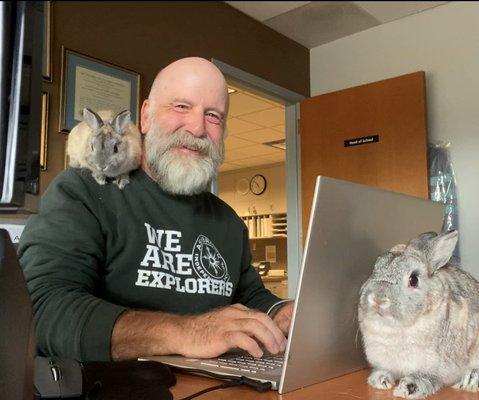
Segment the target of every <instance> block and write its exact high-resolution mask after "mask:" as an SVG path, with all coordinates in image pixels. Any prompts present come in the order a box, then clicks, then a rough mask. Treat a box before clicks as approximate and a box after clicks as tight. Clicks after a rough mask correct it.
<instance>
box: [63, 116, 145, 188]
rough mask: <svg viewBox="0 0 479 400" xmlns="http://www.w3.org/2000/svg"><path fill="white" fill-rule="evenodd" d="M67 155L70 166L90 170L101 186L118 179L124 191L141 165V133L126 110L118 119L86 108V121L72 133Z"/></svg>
mask: <svg viewBox="0 0 479 400" xmlns="http://www.w3.org/2000/svg"><path fill="white" fill-rule="evenodd" d="M67 154H68V157H69V165H70V166H71V167H80V168H87V169H89V170H90V171H91V172H92V176H93V178H94V179H95V180H96V181H97V182H98V183H99V184H100V185H104V184H105V183H106V178H115V179H114V183H116V184H117V185H118V187H119V188H120V189H123V188H124V187H125V185H126V184H128V183H129V181H130V180H129V173H130V171H132V170H134V169H136V168H138V166H139V165H140V161H141V134H140V132H139V130H138V128H137V127H136V126H135V124H133V122H132V121H131V114H130V112H129V111H127V110H125V111H122V112H120V113H119V114H118V115H116V116H115V115H114V113H113V111H99V112H98V114H97V113H96V112H94V111H92V110H90V109H89V108H84V109H83V121H82V122H80V123H79V124H78V125H76V126H75V127H74V128H73V129H72V130H71V132H70V134H69V137H68V145H67Z"/></svg>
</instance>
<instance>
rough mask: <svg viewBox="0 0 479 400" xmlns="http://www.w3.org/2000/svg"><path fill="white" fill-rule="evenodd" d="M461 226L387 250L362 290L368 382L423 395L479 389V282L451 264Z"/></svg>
mask: <svg viewBox="0 0 479 400" xmlns="http://www.w3.org/2000/svg"><path fill="white" fill-rule="evenodd" d="M457 235H458V233H457V231H452V232H449V233H445V234H440V235H436V234H435V233H430V232H429V233H424V234H421V235H419V236H418V237H416V238H414V239H413V240H411V241H410V242H409V243H408V244H407V245H404V244H401V245H397V246H395V247H393V248H392V249H391V250H389V251H388V252H387V253H385V254H383V255H382V256H380V257H379V258H378V259H377V261H376V264H375V266H374V269H373V272H372V275H371V276H370V278H369V279H368V280H367V281H366V282H365V283H364V285H363V286H362V288H361V292H360V300H359V307H358V320H359V327H360V330H361V333H362V336H363V345H364V350H365V354H366V357H367V359H368V361H369V363H370V365H371V366H372V367H373V370H372V372H371V374H370V375H369V378H368V383H369V384H370V385H371V386H373V387H375V388H379V389H390V388H392V387H393V386H395V385H396V382H397V381H399V382H398V384H397V386H396V387H395V389H394V392H393V394H394V396H398V397H404V398H409V399H419V398H424V397H426V396H429V395H431V394H433V393H434V392H436V391H437V390H439V389H440V388H441V387H443V386H448V385H454V387H455V388H457V389H463V390H467V391H473V392H477V391H478V390H479V282H478V281H476V280H475V279H474V278H473V277H472V276H471V275H469V274H468V273H466V272H465V271H462V270H461V269H459V268H458V267H456V266H454V265H451V264H449V263H448V262H449V260H450V258H451V256H452V254H453V251H454V248H455V246H456V243H457Z"/></svg>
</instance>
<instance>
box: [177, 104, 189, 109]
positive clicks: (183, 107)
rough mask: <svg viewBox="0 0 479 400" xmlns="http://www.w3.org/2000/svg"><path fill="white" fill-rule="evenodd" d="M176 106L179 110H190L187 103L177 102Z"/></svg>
mask: <svg viewBox="0 0 479 400" xmlns="http://www.w3.org/2000/svg"><path fill="white" fill-rule="evenodd" d="M175 108H176V109H178V110H188V109H189V107H188V106H187V105H186V104H175Z"/></svg>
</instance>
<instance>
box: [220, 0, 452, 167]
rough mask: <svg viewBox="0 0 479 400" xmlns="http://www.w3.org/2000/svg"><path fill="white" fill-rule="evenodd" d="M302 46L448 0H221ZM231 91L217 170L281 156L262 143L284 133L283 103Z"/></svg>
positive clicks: (274, 160) (282, 154)
mask: <svg viewBox="0 0 479 400" xmlns="http://www.w3.org/2000/svg"><path fill="white" fill-rule="evenodd" d="M226 3H228V4H229V5H231V6H232V7H234V8H237V9H238V10H240V11H242V12H243V13H245V14H247V15H249V16H250V17H252V18H254V19H256V20H257V21H260V22H261V23H263V24H265V25H266V26H268V27H270V28H272V29H274V30H276V31H277V32H279V33H282V34H283V35H285V36H287V37H289V38H290V39H292V40H294V41H296V42H298V43H300V44H301V45H303V46H305V47H307V48H313V47H316V46H319V45H322V44H325V43H328V42H331V41H333V40H336V39H339V38H341V37H345V36H348V35H352V34H354V33H356V32H360V31H362V30H365V29H369V28H371V27H373V26H377V25H380V24H384V23H387V22H391V21H394V20H396V19H399V18H403V17H406V16H408V15H411V14H415V13H418V12H422V11H425V10H427V9H430V8H433V7H437V6H440V5H442V4H446V3H448V2H447V1H226ZM229 86H230V87H232V88H234V89H236V92H235V93H232V94H230V113H229V117H228V122H227V126H228V137H227V138H226V140H225V149H226V152H225V162H224V163H223V165H222V167H221V168H220V172H229V171H235V170H238V169H243V168H249V167H259V166H263V165H269V164H274V163H280V162H284V161H285V158H286V157H285V151H284V150H280V149H276V148H274V147H270V146H266V145H264V144H263V143H265V142H270V141H274V140H280V139H284V138H285V129H284V125H285V122H284V117H285V111H284V106H283V105H282V104H279V103H276V102H274V101H272V100H270V99H266V98H262V97H260V96H258V95H257V94H253V93H251V92H249V91H247V90H245V89H244V88H243V89H242V88H239V87H237V86H235V85H231V84H230V85H229Z"/></svg>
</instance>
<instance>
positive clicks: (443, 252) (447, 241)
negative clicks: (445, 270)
mask: <svg viewBox="0 0 479 400" xmlns="http://www.w3.org/2000/svg"><path fill="white" fill-rule="evenodd" d="M457 235H458V233H457V231H451V232H447V233H443V234H441V235H439V236H437V237H435V238H433V239H431V240H430V242H429V248H428V250H427V253H426V255H427V260H428V262H429V266H430V268H431V272H435V271H437V270H438V269H439V268H441V267H443V266H444V265H446V264H447V263H448V261H449V260H450V259H451V257H452V254H453V252H454V249H455V248H456V243H457V239H458V237H457Z"/></svg>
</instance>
